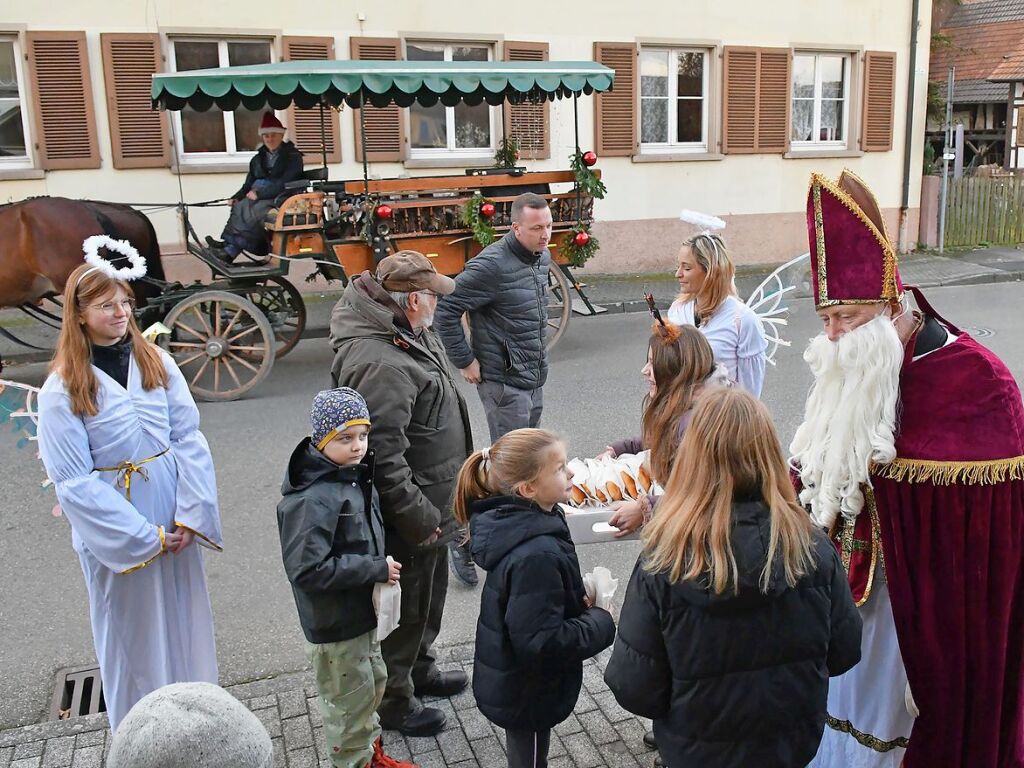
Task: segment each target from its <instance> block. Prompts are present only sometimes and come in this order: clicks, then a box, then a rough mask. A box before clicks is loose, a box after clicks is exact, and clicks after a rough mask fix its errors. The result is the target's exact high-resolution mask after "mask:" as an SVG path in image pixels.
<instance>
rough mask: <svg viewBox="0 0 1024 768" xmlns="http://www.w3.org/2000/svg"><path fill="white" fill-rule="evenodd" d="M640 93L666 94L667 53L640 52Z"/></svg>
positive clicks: (644, 94)
mask: <svg viewBox="0 0 1024 768" xmlns="http://www.w3.org/2000/svg"><path fill="white" fill-rule="evenodd" d="M640 95H641V96H668V53H667V52H666V51H641V52H640Z"/></svg>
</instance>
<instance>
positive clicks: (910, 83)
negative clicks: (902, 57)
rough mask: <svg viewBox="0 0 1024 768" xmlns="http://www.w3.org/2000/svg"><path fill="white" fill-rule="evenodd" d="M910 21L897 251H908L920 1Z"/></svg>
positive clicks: (914, 6) (917, 2)
mask: <svg viewBox="0 0 1024 768" xmlns="http://www.w3.org/2000/svg"><path fill="white" fill-rule="evenodd" d="M910 15H911V19H910V67H909V69H910V72H909V73H908V74H907V128H906V141H905V145H904V148H903V202H902V204H901V205H900V223H899V238H898V239H899V242H898V250H899V251H900V252H901V253H905V252H906V251H909V250H910V247H909V246H910V244H909V242H908V241H907V225H908V223H909V222H908V219H909V218H910V165H911V161H912V160H913V154H912V152H911V150H912V148H913V146H914V86H915V85H916V84H917V29H918V27H919V26H920V15H921V0H914V5H913V10H912V11H911V14H910Z"/></svg>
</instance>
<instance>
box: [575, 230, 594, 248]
mask: <svg viewBox="0 0 1024 768" xmlns="http://www.w3.org/2000/svg"><path fill="white" fill-rule="evenodd" d="M572 241H573V242H574V243H576V245H578V246H579V247H580V248H582V247H583V246H584V245H586V244H587V243H589V242H590V235H588V234H587V233H586V232H577V233H576V237H574V238H573V239H572Z"/></svg>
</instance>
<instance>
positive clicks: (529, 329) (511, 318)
mask: <svg viewBox="0 0 1024 768" xmlns="http://www.w3.org/2000/svg"><path fill="white" fill-rule="evenodd" d="M550 240H551V209H550V208H549V207H548V201H547V200H545V199H544V198H543V197H541V196H540V195H535V194H533V193H532V192H527V193H525V194H522V195H519V197H517V198H516V199H515V201H514V202H513V203H512V229H511V230H510V231H509V232H508V234H506V235H505V236H504V237H503V238H501V239H500V240H498V241H497V242H494V243H492V244H491V245H489V246H487V247H486V248H484V249H483V250H482V251H481V252H480V254H479V255H477V256H476V257H474V258H472V259H470V260H469V261H468V262H467V263H466V268H465V270H463V272H462V273H461V274H460V275H459V276H458V277H456V278H455V291H454V292H453V293H451V294H450V295H448V296H445V297H443V298H442V299H441V300H440V301H439V302H438V304H437V312H436V313H435V315H434V329H435V330H436V331H437V333H438V335H439V336H440V337H441V341H442V342H443V343H444V348H445V352H447V354H448V358H449V359H450V360H451V361H452V363H453V364H454V365H455V367H456V368H458V369H459V370H460V371H461V372H462V376H463V378H464V379H465V380H466V381H468V382H469V383H470V384H476V388H477V393H478V394H479V396H480V401H481V402H482V403H483V406H484V412H485V413H486V414H487V426H488V429H489V430H490V435H491V442H492V443H493V442H494V441H495V440H497V439H498V438H499V437H501V436H502V435H504V434H505V433H506V432H511V431H512V430H514V429H521V428H523V427H536V426H538V424H540V416H541V411H542V410H543V407H544V395H543V387H544V382H545V381H546V380H547V376H548V358H547V351H546V350H545V347H544V336H545V330H546V328H547V319H548V313H547V285H548V268H549V267H550V265H551V253H550V251H548V248H547V245H548V242H549V241H550ZM465 313H468V314H469V327H470V332H471V333H470V336H471V339H472V340H471V341H469V340H467V339H466V334H465V333H463V329H462V322H461V321H462V315H463V314H465ZM450 556H451V567H452V572H453V573H454V575H455V576H456V578H458V579H459V580H460V581H462V582H463V583H465V584H468V585H471V586H472V585H475V584H476V583H477V574H476V570H475V568H474V566H473V561H472V558H471V556H470V554H469V550H468V548H467V547H466V546H465V545H463V546H462V547H459V546H458V545H457V544H452V550H451V553H450Z"/></svg>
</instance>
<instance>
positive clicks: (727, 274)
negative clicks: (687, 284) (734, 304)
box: [679, 232, 736, 317]
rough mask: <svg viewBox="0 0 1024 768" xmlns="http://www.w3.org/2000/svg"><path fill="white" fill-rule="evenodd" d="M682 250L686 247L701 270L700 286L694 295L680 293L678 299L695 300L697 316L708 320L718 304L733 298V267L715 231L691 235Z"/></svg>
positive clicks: (723, 243) (734, 271)
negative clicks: (703, 274)
mask: <svg viewBox="0 0 1024 768" xmlns="http://www.w3.org/2000/svg"><path fill="white" fill-rule="evenodd" d="M683 247H685V248H689V249H690V253H692V254H693V258H694V259H696V260H697V263H698V264H699V265H700V268H701V269H703V270H704V272H705V277H704V284H703V285H701V287H700V290H699V291H697V293H696V294H689V293H684V294H682V295H681V296H680V297H679V298H680V299H681V300H683V301H690V300H691V299H694V300H695V304H696V307H695V308H696V310H697V314H698V315H700V316H701V317H710V316H711V315H713V314H714V313H715V310H716V309H718V308H719V307H720V306H722V302H723V301H725V300H726V298H728V297H729V296H735V295H736V285H735V283H734V280H735V278H736V267H735V266H734V265H733V263H732V259H731V258H730V257H729V249H728V248H726V247H725V240H723V239H722V236H721V235H719V234H717V233H715V232H701V233H700V234H699V235H694V236H693V237H691V238H690V239H689V240H687V241H686V242H685V243H683Z"/></svg>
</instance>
